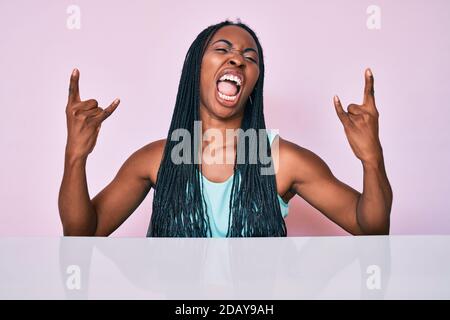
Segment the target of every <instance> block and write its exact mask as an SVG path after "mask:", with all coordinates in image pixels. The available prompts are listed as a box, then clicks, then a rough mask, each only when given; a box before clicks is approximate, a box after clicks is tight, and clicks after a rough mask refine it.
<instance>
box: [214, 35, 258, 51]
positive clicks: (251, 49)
mask: <svg viewBox="0 0 450 320" xmlns="http://www.w3.org/2000/svg"><path fill="white" fill-rule="evenodd" d="M217 42H225V43H226V44H227V45H228V46H230V47H232V46H233V44H232V43H231V42H230V41H228V40H226V39H219V40H217V41H214V43H213V45H214V44H216V43H217ZM248 51H253V52H255V53H256V54H257V53H258V52H257V51H256V49H254V48H245V49H244V53H245V52H248Z"/></svg>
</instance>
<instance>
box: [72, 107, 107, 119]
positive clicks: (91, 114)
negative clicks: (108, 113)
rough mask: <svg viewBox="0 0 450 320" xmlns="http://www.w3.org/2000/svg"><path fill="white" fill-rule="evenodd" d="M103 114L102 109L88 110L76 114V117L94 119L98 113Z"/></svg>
mask: <svg viewBox="0 0 450 320" xmlns="http://www.w3.org/2000/svg"><path fill="white" fill-rule="evenodd" d="M101 112H103V109H102V108H95V109H90V110H82V111H80V112H78V113H77V115H80V116H81V115H83V116H84V117H86V118H90V117H95V116H96V115H98V114H99V113H101Z"/></svg>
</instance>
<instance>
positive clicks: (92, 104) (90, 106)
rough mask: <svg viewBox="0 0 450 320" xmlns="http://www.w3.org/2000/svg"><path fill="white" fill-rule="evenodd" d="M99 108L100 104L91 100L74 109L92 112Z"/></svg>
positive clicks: (77, 105) (78, 104) (80, 103)
mask: <svg viewBox="0 0 450 320" xmlns="http://www.w3.org/2000/svg"><path fill="white" fill-rule="evenodd" d="M97 107H98V102H97V100H95V99H89V100H86V101H82V102H79V103H77V104H76V105H75V106H74V108H75V109H79V110H91V109H95V108H97Z"/></svg>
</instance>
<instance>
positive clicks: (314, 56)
mask: <svg viewBox="0 0 450 320" xmlns="http://www.w3.org/2000/svg"><path fill="white" fill-rule="evenodd" d="M70 4H76V5H78V6H79V7H80V9H81V29H80V30H69V29H68V28H67V27H66V19H67V18H68V16H69V14H67V13H66V9H67V7H68V6H69V5H70ZM372 4H375V5H378V6H380V8H381V29H380V30H369V29H368V28H367V27H366V20H367V18H368V15H367V13H366V9H367V7H368V6H369V5H372ZM0 17H1V19H0V30H1V42H0V46H1V49H0V72H1V74H0V76H1V86H0V105H1V110H2V112H1V118H0V150H1V166H0V178H1V179H0V195H1V201H0V235H2V236H6V235H61V234H62V229H61V225H60V221H59V215H58V208H57V195H58V190H59V186H60V182H61V178H62V172H63V159H64V146H65V140H66V123H65V113H64V109H65V105H66V97H67V89H68V81H69V75H70V72H71V70H72V69H73V68H74V67H78V68H79V69H80V71H81V79H80V92H81V98H82V99H88V98H96V99H98V101H99V103H100V104H102V105H106V104H109V103H110V102H111V101H112V100H113V99H114V98H116V97H120V98H121V101H122V103H121V105H120V106H119V108H118V110H116V112H115V114H114V115H113V116H112V117H110V118H109V119H108V120H107V122H105V123H104V124H103V126H102V131H101V132H100V136H99V139H98V141H97V146H96V148H95V150H94V152H93V153H92V154H91V156H90V158H89V161H88V168H87V175H88V182H89V191H90V195H91V197H93V196H95V194H97V193H98V192H99V191H100V190H101V189H102V188H103V187H104V186H106V184H107V183H109V182H110V181H111V179H112V178H113V177H114V176H115V174H116V172H117V170H118V169H119V167H120V166H121V164H122V163H123V162H124V161H125V159H126V158H127V157H128V156H129V155H130V154H131V153H132V152H133V151H135V150H136V149H138V148H140V147H141V146H143V145H145V144H147V143H148V142H150V141H153V140H156V139H160V138H163V137H165V136H166V134H167V130H168V127H169V121H170V118H171V115H172V111H173V106H174V103H175V97H176V93H177V86H178V81H179V77H180V74H181V67H182V63H183V61H184V56H185V54H186V51H187V49H188V47H189V45H190V44H191V42H192V41H193V40H194V38H195V37H196V35H197V34H198V33H199V32H200V31H201V30H203V29H204V28H205V27H206V26H208V25H210V24H214V23H217V22H220V21H222V20H224V19H225V18H231V19H235V18H237V17H240V18H241V19H242V21H243V22H245V23H247V24H249V26H250V27H252V28H253V29H254V30H255V31H256V33H257V35H258V36H259V38H260V40H261V43H262V46H263V48H264V50H265V58H266V60H265V62H266V70H267V72H266V80H265V84H266V85H265V99H266V100H265V114H266V121H267V123H268V127H271V128H278V129H280V134H281V135H282V136H283V137H285V138H287V139H289V140H292V141H294V142H296V143H297V144H299V145H301V146H304V147H306V148H308V149H310V150H312V151H313V152H315V153H316V154H318V155H319V156H320V157H321V158H322V159H323V160H325V162H326V163H327V164H328V165H329V166H330V168H331V170H332V171H333V173H334V174H335V175H336V177H338V178H339V179H340V180H342V181H343V182H345V183H347V184H349V185H350V186H352V187H354V188H355V189H357V190H359V191H362V183H363V179H362V178H363V176H362V173H363V172H362V166H361V163H360V161H359V160H358V159H357V158H356V157H355V156H354V155H353V152H352V151H351V149H350V146H349V144H348V142H347V140H346V137H345V134H344V131H343V128H342V125H341V123H340V122H339V120H338V118H337V116H336V114H335V111H334V107H333V104H332V96H333V95H334V94H339V96H340V97H341V99H342V101H343V103H344V104H345V105H348V104H349V103H351V102H356V103H360V102H361V99H362V89H363V70H364V68H365V67H368V66H370V67H371V68H372V70H373V71H374V74H375V85H376V86H375V90H376V97H377V106H378V109H379V111H380V136H381V137H380V139H381V142H382V145H383V148H384V156H385V162H386V168H387V173H388V177H389V179H390V181H391V185H392V188H393V190H394V203H393V208H392V222H391V232H392V234H448V233H450V212H449V211H450V210H449V209H450V196H449V190H450V188H449V186H448V184H449V183H448V182H449V181H450V179H449V178H450V169H449V165H448V164H449V163H450V152H449V150H450V149H449V137H450V134H449V129H448V122H449V119H450V111H449V108H448V107H449V103H448V94H447V92H446V90H448V89H449V88H450V62H449V49H450V36H449V30H450V2H449V1H448V0H442V1H438V0H433V1H399V0H397V1H356V0H354V1H335V0H333V1H331V0H330V1H314V2H313V1H282V0H277V1H256V0H252V1H251V0H247V1H235V0H228V1H218V2H214V1H210V0H204V1H167V0H164V1H162V0H161V1H95V2H94V1H75V2H72V1H50V0H46V1H31V0H30V1H1V2H0ZM152 196H153V192H150V194H149V195H148V197H147V198H146V199H145V200H144V202H143V203H142V204H141V206H140V207H139V208H138V209H137V210H136V212H135V213H134V214H133V215H132V216H131V217H130V218H129V219H128V220H127V221H126V222H125V223H124V224H123V225H122V226H121V227H120V228H119V229H118V230H117V231H116V232H115V233H114V235H116V236H145V233H146V230H147V226H148V222H149V220H150V214H151V204H152V198H153V197H152ZM287 225H288V231H289V235H291V236H292V235H341V234H346V233H345V232H344V231H342V230H341V229H340V228H339V227H337V226H335V225H334V224H333V223H331V222H330V221H328V220H327V219H326V218H325V217H323V216H322V215H321V214H320V212H319V211H317V210H316V209H314V208H313V207H311V206H310V205H309V204H308V203H307V202H305V201H304V200H303V199H302V198H300V197H296V198H295V199H293V200H291V203H290V213H289V216H288V218H287Z"/></svg>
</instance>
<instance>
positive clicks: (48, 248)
mask: <svg viewBox="0 0 450 320" xmlns="http://www.w3.org/2000/svg"><path fill="white" fill-rule="evenodd" d="M335 298H337V299H450V236H389V237H385V236H367V237H308V238H306V237H299V238H297V237H296V238H294V237H291V238H251V239H182V238H174V239H167V238H89V237H61V238H33V237H28V238H27V237H23V238H0V299H275V300H276V299H335Z"/></svg>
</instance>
